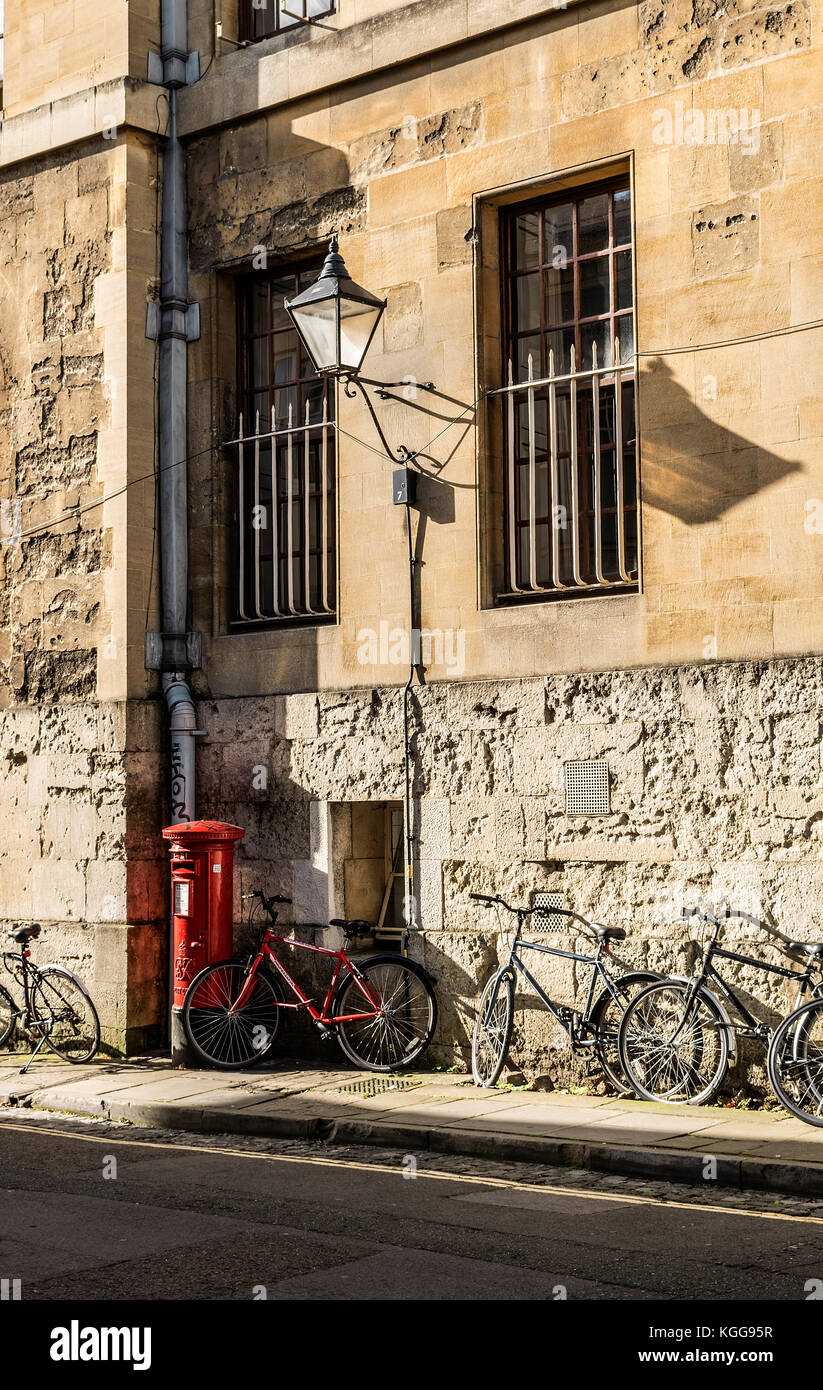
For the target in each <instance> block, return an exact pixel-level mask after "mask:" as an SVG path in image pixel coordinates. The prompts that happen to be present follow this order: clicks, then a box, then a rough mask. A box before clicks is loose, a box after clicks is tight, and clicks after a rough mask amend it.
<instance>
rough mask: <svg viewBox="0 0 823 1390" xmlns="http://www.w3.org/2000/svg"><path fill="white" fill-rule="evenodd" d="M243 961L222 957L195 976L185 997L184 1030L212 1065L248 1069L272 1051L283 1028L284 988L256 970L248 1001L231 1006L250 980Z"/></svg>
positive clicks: (196, 1050) (195, 1048)
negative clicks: (221, 959)
mask: <svg viewBox="0 0 823 1390" xmlns="http://www.w3.org/2000/svg"><path fill="white" fill-rule="evenodd" d="M248 969H249V968H248V965H247V964H246V962H245V961H239V960H224V961H219V962H218V963H217V964H216V965H209V966H207V967H206V969H205V970H201V971H200V974H199V975H196V976H195V978H194V979H193V980H192V982H191V984H190V985H189V988H188V990H187V991H186V997H185V999H184V1000H183V1031H184V1032H185V1034H186V1038H187V1040H188V1042H189V1044H190V1046H191V1048H192V1051H193V1052H194V1054H195V1056H197V1057H198V1058H199V1059H200V1061H201V1062H205V1064H206V1066H208V1067H220V1068H221V1069H225V1070H227V1071H228V1070H232V1069H234V1068H239V1067H249V1066H251V1065H252V1063H254V1062H259V1061H260V1059H261V1058H262V1057H265V1056H267V1055H268V1053H269V1052H270V1051H271V1046H272V1043H273V1042H274V1039H275V1037H276V1035H277V1029H278V1027H279V1026H280V1005H281V1004H282V1002H283V992H282V990H281V989H280V986H279V984H278V983H277V981H276V980H273V979H271V977H270V976H269V975H267V974H266V973H265V972H264V971H263V970H258V972H257V975H256V976H255V980H254V984H253V986H252V989H251V993H250V994H249V997H248V999H247V1000H246V1001H245V1003H244V1004H243V1007H242V1008H241V1009H235V1010H233V1009H232V1005H233V1004H234V1003H235V1001H236V1000H237V999H239V997H240V992H241V990H242V989H243V986H244V985H245V983H246V977H247V975H248Z"/></svg>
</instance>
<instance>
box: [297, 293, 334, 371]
mask: <svg viewBox="0 0 823 1390" xmlns="http://www.w3.org/2000/svg"><path fill="white" fill-rule="evenodd" d="M337 303H338V301H337V300H336V299H322V300H319V301H318V302H317V303H316V304H306V305H303V306H302V307H301V308H299V309H294V310H292V312H293V314H294V318H295V322H296V324H297V327H298V328H299V329H300V333H301V335H302V337H303V341H304V343H305V344H306V347H307V348H308V350H309V352H310V354H311V358H312V361H313V362H314V365H315V367H316V368H317V370H318V371H319V372H324V371H329V370H330V369H331V368H333V367H336V366H337V365H338V362H337Z"/></svg>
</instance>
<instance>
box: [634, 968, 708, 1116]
mask: <svg viewBox="0 0 823 1390" xmlns="http://www.w3.org/2000/svg"><path fill="white" fill-rule="evenodd" d="M691 991H692V987H691V985H690V984H689V983H688V982H687V981H683V982H682V983H681V982H680V981H679V980H661V981H659V982H658V983H657V984H654V985H649V987H648V988H647V989H644V990H642V991H641V993H640V994H638V995H637V996H636V997H635V998H634V999H633V1000H632V1001H631V1003H630V1004H629V1006H628V1008H627V1009H626V1012H625V1013H624V1015H623V1019H622V1022H621V1024H620V1030H619V1033H618V1043H617V1045H618V1049H619V1052H620V1065H621V1066H622V1068H623V1070H624V1071H625V1073H626V1076H627V1077H628V1079H629V1083H630V1085H631V1086H632V1088H633V1089H634V1090H635V1091H636V1092H637V1094H638V1095H639V1096H640V1097H641V1099H643V1100H656V1101H664V1102H666V1103H667V1104H669V1105H676V1104H682V1103H684V1102H686V1103H688V1104H689V1105H706V1104H707V1103H708V1102H709V1101H710V1100H712V1099H713V1097H714V1096H716V1095H717V1092H718V1091H719V1090H720V1087H721V1085H722V1083H723V1079H724V1077H725V1075H726V1072H727V1070H728V1066H729V1038H728V1031H727V1024H726V1022H725V1019H724V1016H723V1010H722V1009H721V1007H720V1005H719V1004H718V1002H717V1000H716V999H715V997H714V995H712V994H710V993H709V992H708V990H700V991H699V992H698V994H697V995H696V997H694V998H693V999H692V1002H691V1004H690V1006H689V1008H688V1013H687V1003H688V1000H689V998H690V997H691Z"/></svg>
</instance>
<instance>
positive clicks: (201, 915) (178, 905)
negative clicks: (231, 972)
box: [162, 820, 246, 1061]
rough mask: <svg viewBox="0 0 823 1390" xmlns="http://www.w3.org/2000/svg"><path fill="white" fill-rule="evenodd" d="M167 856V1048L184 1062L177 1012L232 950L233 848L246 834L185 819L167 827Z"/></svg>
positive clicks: (209, 822) (232, 827)
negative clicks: (197, 981)
mask: <svg viewBox="0 0 823 1390" xmlns="http://www.w3.org/2000/svg"><path fill="white" fill-rule="evenodd" d="M162 833H163V839H164V840H168V841H169V854H170V856H171V912H172V924H173V931H172V958H171V970H172V977H171V995H172V1018H171V1050H172V1057H173V1058H174V1060H176V1061H185V1060H187V1058H186V1055H185V1054H186V1043H185V1037H184V1035H183V1029H182V1025H181V1021H180V1012H181V1010H182V1008H183V1000H184V999H185V997H186V990H187V989H188V987H189V985H190V984H191V982H192V980H193V979H194V977H195V975H199V973H200V971H201V970H202V969H203V968H204V966H206V965H211V964H212V963H213V962H214V961H217V960H225V959H226V958H227V957H228V956H230V955H231V954H232V951H233V946H234V942H233V898H234V893H233V889H234V846H235V844H236V843H237V841H238V840H242V838H243V836H244V835H245V833H246V832H245V830H243V829H242V828H241V827H240V826H239V825H226V824H225V822H223V821H215V820H200V821H186V822H184V823H182V824H180V825H169V826H167V827H166V828H165V830H164V831H163V832H162Z"/></svg>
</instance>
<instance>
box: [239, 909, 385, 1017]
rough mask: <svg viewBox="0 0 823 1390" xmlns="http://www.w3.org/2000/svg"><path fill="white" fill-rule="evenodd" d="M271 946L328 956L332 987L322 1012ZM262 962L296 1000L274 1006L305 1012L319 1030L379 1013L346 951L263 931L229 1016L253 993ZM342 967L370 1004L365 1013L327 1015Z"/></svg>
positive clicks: (369, 990)
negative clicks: (263, 933)
mask: <svg viewBox="0 0 823 1390" xmlns="http://www.w3.org/2000/svg"><path fill="white" fill-rule="evenodd" d="M272 945H278V946H283V945H285V946H294V947H296V948H297V949H298V950H300V951H312V952H313V953H314V954H315V955H317V956H329V957H331V959H332V960H333V961H334V962H335V966H334V970H333V972H332V978H331V984H330V985H329V988H328V992H327V994H326V998H325V1000H324V1002H323V1007H322V1009H321V1010H319V1011H318V1010H317V1009H316V1008H315V1006H314V1001H313V1000H311V999H309V998H308V996H307V995H305V994H304V993H303V991H302V989H301V988H300V986H299V985H298V983H297V981H296V980H294V979H293V978H292V976H291V975H290V974H289V972H288V970H287V969H286V967H285V965H283V963H282V961H280V960H279V959H278V957H277V956H276V955H275V954H274V951H273V950H272ZM264 961H268V963H269V964H270V965H272V966H273V967H274V969H275V970H276V972H277V974H278V975H279V976H280V978H281V979H282V980H284V981H285V983H286V984H287V986H288V988H289V989H290V990H291V992H292V994H293V995H294V996H295V998H296V1000H297V1002H296V1003H295V1004H287V1003H282V1004H281V1003H278V1005H277V1007H278V1008H280V1009H307V1010H308V1012H309V1014H310V1015H311V1017H312V1019H313V1020H314V1022H315V1023H319V1024H320V1025H321V1027H324V1028H325V1027H332V1026H333V1025H334V1024H336V1023H353V1022H355V1021H356V1020H358V1019H370V1018H377V1016H378V1014H379V1013H380V1012H381V1009H382V1005H381V1003H380V1001H379V1000H378V998H377V996H376V995H375V994H374V993H373V991H372V990H371V989H370V987H369V982H368V980H366V979H365V977H364V976H363V975H361V973H360V971H359V970H358V969H357V966H356V965H355V964H354V963H353V962H352V961H350V960H349V958H348V956H347V955H346V952H345V950H343V949H342V948H341V950H339V951H331V950H329V949H328V948H327V947H325V946H312V945H310V944H309V942H307V941H295V940H294V939H293V938H292V937H288V936H283V935H281V934H280V933H278V932H273V931H271V930H269V931H267V932H266V935H265V936H264V938H263V942H262V944H261V946H260V950H259V951H258V952H257V955H256V956H255V957H254V960H253V961H252V964H251V967H250V969H249V972H248V975H247V977H246V980H245V983H244V985H243V988H242V989H241V991H240V993H239V994H238V996H237V998H236V1000H235V1001H234V1003H233V1005H232V1006H231V1008H230V1009H229V1013H235V1012H236V1011H237V1010H238V1009H242V1008H243V1007H244V1005H245V1004H246V1002H247V1000H248V998H249V996H250V994H251V992H252V989H253V988H254V981H255V980H256V978H257V974H258V971H259V970H260V967H261V966H262V964H263V962H264ZM344 968H345V969H346V970H347V971H348V973H349V974H350V975H353V976H354V978H355V979H356V980H357V982H358V984H359V985H360V988H361V990H362V991H363V994H364V995H365V996H366V998H367V999H368V1000H369V1002H370V1003H371V1004H372V1006H373V1007H372V1008H371V1009H370V1010H368V1011H367V1012H362V1013H354V1014H330V1013H329V1008H330V1006H331V1002H332V999H333V997H334V992H335V990H336V988H337V982H338V980H339V979H340V973H341V971H342V970H343V969H344Z"/></svg>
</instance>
